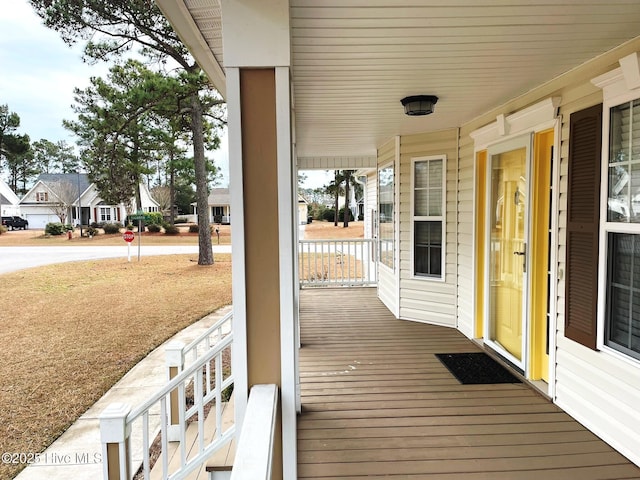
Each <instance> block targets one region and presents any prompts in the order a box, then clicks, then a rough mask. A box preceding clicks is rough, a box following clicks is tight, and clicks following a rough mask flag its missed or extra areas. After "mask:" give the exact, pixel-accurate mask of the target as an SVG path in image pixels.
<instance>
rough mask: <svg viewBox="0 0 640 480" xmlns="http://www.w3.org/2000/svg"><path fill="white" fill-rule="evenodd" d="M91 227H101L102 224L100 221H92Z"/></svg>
mask: <svg viewBox="0 0 640 480" xmlns="http://www.w3.org/2000/svg"><path fill="white" fill-rule="evenodd" d="M89 226H90V227H91V228H100V227H101V226H102V225H100V224H99V223H98V222H91V225H89Z"/></svg>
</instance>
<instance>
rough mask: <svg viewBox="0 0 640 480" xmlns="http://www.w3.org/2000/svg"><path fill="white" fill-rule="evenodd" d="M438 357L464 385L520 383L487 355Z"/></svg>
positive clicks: (451, 354)
mask: <svg viewBox="0 0 640 480" xmlns="http://www.w3.org/2000/svg"><path fill="white" fill-rule="evenodd" d="M436 357H438V360H440V361H441V362H442V364H443V365H444V366H445V367H447V369H448V370H449V371H450V372H451V374H452V375H453V376H454V377H456V378H457V379H458V381H459V382H460V383H462V384H463V385H474V384H489V383H520V380H519V379H518V378H517V377H515V376H514V375H512V374H511V373H510V372H509V371H508V370H507V369H505V368H504V367H503V366H502V365H500V364H499V363H498V362H496V361H495V360H494V359H493V358H491V357H490V356H489V355H487V354H486V353H482V352H479V353H436Z"/></svg>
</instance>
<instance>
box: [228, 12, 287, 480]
mask: <svg viewBox="0 0 640 480" xmlns="http://www.w3.org/2000/svg"><path fill="white" fill-rule="evenodd" d="M221 7H222V21H223V31H224V39H225V41H224V59H225V68H226V89H227V94H226V100H227V112H228V113H227V116H228V118H227V122H228V123H227V125H228V136H229V158H230V162H229V163H230V166H229V170H230V172H229V179H230V186H229V190H230V194H231V210H233V212H234V214H233V220H232V221H233V224H232V228H233V237H232V258H233V261H232V268H233V307H234V324H233V328H234V355H233V362H234V364H233V371H234V378H235V390H234V391H235V392H236V400H235V401H236V405H235V407H236V425H237V426H238V427H240V426H241V425H242V420H243V418H244V412H245V410H246V404H247V403H246V402H247V398H248V392H249V389H250V388H251V387H252V386H253V385H254V384H260V383H264V384H277V385H278V387H279V389H280V392H281V402H280V407H279V415H278V423H280V425H279V426H277V430H276V436H277V437H278V438H277V439H276V443H277V445H276V448H275V456H274V463H277V465H274V471H273V474H274V477H273V478H274V479H277V478H285V479H292V480H293V479H295V478H297V445H296V444H297V439H296V375H295V371H296V365H295V362H296V345H295V343H296V337H295V324H296V322H297V308H296V303H295V288H296V285H295V275H294V273H295V271H294V255H295V254H296V249H295V243H294V238H295V232H296V230H294V228H297V227H296V226H295V225H294V224H293V223H294V220H293V219H294V218H295V215H294V213H295V210H294V209H295V208H297V202H294V201H293V200H294V196H295V195H294V191H293V188H292V186H293V174H294V169H293V162H292V153H291V152H292V138H291V137H292V135H291V101H290V77H289V69H290V37H289V2H288V0H243V1H242V2H238V1H234V0H222V1H221ZM280 431H281V433H280Z"/></svg>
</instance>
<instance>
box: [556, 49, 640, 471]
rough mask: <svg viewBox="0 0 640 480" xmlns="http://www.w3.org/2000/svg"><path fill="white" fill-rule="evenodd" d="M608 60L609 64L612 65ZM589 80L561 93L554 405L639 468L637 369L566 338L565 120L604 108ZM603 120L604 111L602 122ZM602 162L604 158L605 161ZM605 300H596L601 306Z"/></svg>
mask: <svg viewBox="0 0 640 480" xmlns="http://www.w3.org/2000/svg"><path fill="white" fill-rule="evenodd" d="M602 61H603V62H605V61H607V60H606V59H602ZM608 61H609V62H610V63H613V61H615V60H613V61H612V59H609V60H608ZM592 77H593V74H592V73H590V72H589V71H586V72H584V73H583V74H582V76H581V77H580V78H579V79H575V80H574V82H573V83H572V84H571V85H570V86H568V87H565V88H564V89H563V90H562V91H561V93H560V95H561V96H562V104H561V106H560V114H561V116H562V120H563V122H562V131H561V138H562V142H561V150H560V157H561V158H560V184H559V189H560V192H559V195H560V201H559V211H558V212H557V215H558V229H559V231H558V237H559V245H558V252H557V261H558V264H557V268H558V285H557V308H556V310H557V335H556V342H557V343H556V371H555V385H554V386H555V397H554V400H555V402H556V403H557V404H558V405H559V406H560V407H562V408H563V409H564V410H566V411H567V413H569V414H570V415H572V416H573V417H574V418H576V419H577V420H578V421H580V422H581V423H582V424H583V425H585V426H586V427H587V428H589V429H590V430H592V431H593V432H594V433H596V434H597V435H599V436H600V437H601V438H603V439H604V440H605V441H607V442H608V443H609V444H611V445H612V446H614V447H615V448H617V449H618V450H620V451H621V452H622V453H623V454H624V455H626V456H627V457H629V458H630V459H631V460H632V461H634V462H636V463H638V464H640V450H638V448H637V446H638V445H640V415H638V410H637V405H640V368H638V366H634V365H632V364H631V361H625V360H624V359H622V358H618V356H614V355H612V354H610V353H608V352H605V351H602V350H599V351H598V350H591V349H589V348H587V347H584V346H582V345H580V344H578V343H576V342H574V341H572V340H569V339H567V338H566V337H565V335H564V304H565V298H564V295H565V283H564V278H565V275H564V271H565V269H566V263H565V260H566V255H565V253H566V225H567V204H566V195H567V184H568V182H567V172H568V168H567V167H568V154H569V151H568V142H569V116H570V115H571V113H573V112H576V111H579V110H583V109H585V108H587V107H591V106H593V105H596V104H598V103H602V101H603V97H602V92H601V91H600V90H598V89H595V88H594V87H593V85H591V84H590V80H591V78H592ZM607 115H608V112H607V111H606V109H605V112H604V113H603V117H606V116H607ZM604 141H605V138H603V143H605V142H604ZM604 162H606V156H603V163H604ZM604 301H605V300H604V299H603V298H599V303H602V302H604Z"/></svg>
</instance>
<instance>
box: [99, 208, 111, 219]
mask: <svg viewBox="0 0 640 480" xmlns="http://www.w3.org/2000/svg"><path fill="white" fill-rule="evenodd" d="M100 221H101V222H110V221H111V208H109V207H100Z"/></svg>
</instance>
